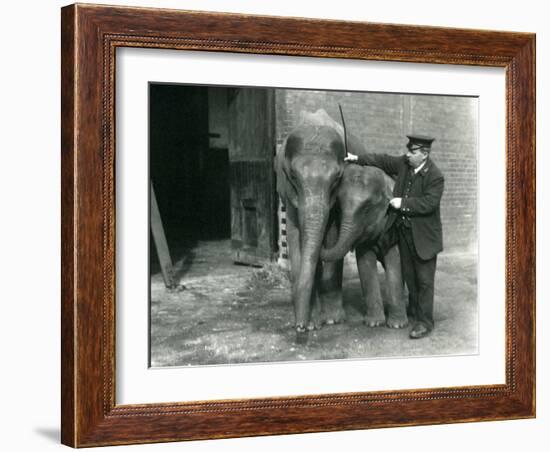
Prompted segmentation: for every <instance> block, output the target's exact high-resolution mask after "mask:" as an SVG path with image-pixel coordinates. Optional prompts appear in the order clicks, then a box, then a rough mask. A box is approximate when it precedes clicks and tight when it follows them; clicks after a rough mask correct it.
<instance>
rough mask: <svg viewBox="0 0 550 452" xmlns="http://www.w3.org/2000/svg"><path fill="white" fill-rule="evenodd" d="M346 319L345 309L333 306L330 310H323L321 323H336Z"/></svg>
mask: <svg viewBox="0 0 550 452" xmlns="http://www.w3.org/2000/svg"><path fill="white" fill-rule="evenodd" d="M345 321H346V311H344V308H343V307H342V306H338V307H337V308H333V309H330V310H325V311H324V312H323V323H324V324H325V325H336V324H338V323H343V322H345Z"/></svg>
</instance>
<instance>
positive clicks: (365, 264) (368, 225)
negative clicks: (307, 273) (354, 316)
mask: <svg viewBox="0 0 550 452" xmlns="http://www.w3.org/2000/svg"><path fill="white" fill-rule="evenodd" d="M392 188H393V181H392V179H390V178H389V177H388V176H387V175H386V174H385V173H384V172H383V171H382V170H380V169H378V168H374V167H371V166H359V165H355V164H347V166H346V167H345V169H344V174H343V176H342V181H341V183H340V186H339V188H338V192H337V197H338V202H339V206H340V211H341V224H340V232H339V237H338V240H337V243H336V244H335V245H334V247H332V248H330V249H325V248H323V249H322V250H321V259H322V260H324V261H336V260H339V259H343V258H344V256H345V255H346V253H347V252H348V251H350V250H351V249H352V248H354V247H355V253H356V258H357V267H358V270H359V278H360V280H361V288H362V290H363V296H364V298H365V303H366V306H367V314H366V317H365V323H366V324H367V325H368V326H379V325H383V324H384V323H385V324H386V325H387V326H388V327H391V328H403V327H405V326H407V323H408V320H407V312H406V305H405V299H404V296H403V278H402V274H401V260H400V256H399V250H398V248H397V245H395V246H394V247H392V248H391V249H390V250H389V251H388V252H387V253H385V254H384V255H382V253H381V252H380V250H379V248H378V247H377V244H378V242H379V239H380V237H381V235H382V233H383V231H384V226H385V224H386V217H387V209H388V205H389V201H390V199H391V197H392ZM377 260H380V261H381V263H382V265H383V266H384V269H385V272H386V283H387V287H388V294H389V299H388V300H387V303H386V310H387V315H386V313H385V311H384V304H383V301H382V296H381V292H380V284H379V281H378V272H377V265H376V263H377Z"/></svg>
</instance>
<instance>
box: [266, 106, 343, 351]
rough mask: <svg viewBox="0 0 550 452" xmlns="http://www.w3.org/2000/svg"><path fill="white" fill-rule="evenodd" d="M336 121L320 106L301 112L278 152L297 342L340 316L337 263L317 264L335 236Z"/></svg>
mask: <svg viewBox="0 0 550 452" xmlns="http://www.w3.org/2000/svg"><path fill="white" fill-rule="evenodd" d="M344 157H345V143H344V139H343V134H342V130H341V126H340V125H339V124H338V123H336V122H335V121H334V120H332V118H330V116H329V115H328V114H327V113H326V112H325V111H324V110H318V111H317V112H316V113H305V114H303V115H302V123H301V124H300V125H299V126H297V127H296V128H295V129H294V130H293V131H292V132H291V133H290V134H289V135H288V137H287V138H286V141H285V143H284V145H283V146H282V147H281V148H280V149H279V151H278V152H277V156H276V159H275V172H276V178H277V191H278V193H279V196H280V198H281V200H282V202H283V204H284V205H285V208H286V221H287V224H286V227H287V244H288V251H289V257H290V276H291V286H292V300H293V304H294V314H295V328H296V341H297V343H300V344H304V343H307V340H308V331H310V330H312V329H314V328H317V327H320V326H321V324H323V323H326V324H332V323H337V322H340V321H342V320H344V318H345V313H344V310H343V303H342V285H341V275H342V262H327V263H326V264H325V265H321V261H320V259H319V253H320V250H321V246H322V245H323V242H324V246H333V245H334V244H335V243H336V239H337V237H338V230H337V223H336V215H335V212H334V206H335V204H336V191H337V188H338V185H339V182H340V179H341V177H342V173H343V170H344Z"/></svg>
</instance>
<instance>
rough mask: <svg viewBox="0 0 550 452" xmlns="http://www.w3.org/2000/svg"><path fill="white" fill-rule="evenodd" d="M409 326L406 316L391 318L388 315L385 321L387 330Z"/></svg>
mask: <svg viewBox="0 0 550 452" xmlns="http://www.w3.org/2000/svg"><path fill="white" fill-rule="evenodd" d="M408 324H409V319H408V318H407V316H392V315H389V316H388V318H387V320H386V326H387V327H388V328H405V327H406V326H407V325H408Z"/></svg>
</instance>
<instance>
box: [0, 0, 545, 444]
mask: <svg viewBox="0 0 550 452" xmlns="http://www.w3.org/2000/svg"><path fill="white" fill-rule="evenodd" d="M113 1H115V0H113ZM116 1H117V3H118V4H126V5H135V6H156V7H169V8H185V9H202V10H214V11H232V12H244V13H255V14H275V15H293V16H309V17H320V18H337V19H350V20H365V21H375V22H394V23H412V24H425V25H441V26H455V27H468V28H486V29H499V30H515V31H530V32H537V33H538V36H537V59H538V60H537V66H538V71H537V80H538V102H537V105H538V108H537V110H538V111H537V113H538V115H537V116H538V120H537V124H538V127H537V129H538V157H539V158H538V168H539V169H541V168H545V167H546V165H547V164H548V163H550V157H549V156H548V152H543V150H547V149H548V144H549V140H548V135H547V131H546V130H545V129H544V128H543V127H542V124H548V122H549V121H550V118H549V114H548V113H549V105H550V98H549V93H548V88H549V83H550V82H549V81H548V80H550V65H549V63H548V55H550V31H548V28H547V23H546V19H547V17H548V16H547V14H545V10H544V2H537V1H534V0H524V1H522V2H521V3H520V2H517V1H515V2H510V1H504V0H501V1H498V2H497V1H491V2H480V1H470V0H463V1H462V2H436V1H416V2H411V1H406V0H403V1H393V2H372V4H370V2H369V3H367V2H358V1H353V0H339V1H338V2H328V1H317V2H298V1H295V0H294V1H293V0H277V1H276V2H262V1H258V0H250V1H244V0H243V1H238V0H218V1H214V0H211V1H208V0H203V1H199V0H195V1H191V0H189V1H175V0H172V1H169V0H161V1H156V2H153V0H128V1H124V0H116ZM92 3H99V2H92ZM63 4H64V2H60V1H48V2H44V1H38V0H31V1H26V2H15V1H12V2H5V4H3V6H2V18H3V19H4V20H3V24H2V29H1V31H0V33H2V37H1V39H0V45H1V46H2V48H1V55H2V72H1V75H0V77H1V80H2V83H1V85H0V89H1V91H0V112H1V121H0V124H1V128H0V130H1V131H2V135H1V139H0V143H1V149H2V165H1V166H0V171H1V172H2V177H1V179H0V180H1V183H2V186H1V189H2V192H1V193H2V197H1V199H2V204H3V212H2V216H1V220H2V221H1V223H0V224H1V228H2V229H1V232H2V234H1V235H0V237H1V238H2V239H1V240H2V247H1V250H2V259H1V260H0V265H1V270H2V271H1V273H0V274H1V275H2V282H3V284H2V286H3V287H2V291H1V292H0V298H1V300H2V307H3V309H2V311H1V312H2V314H3V317H2V322H1V323H0V334H1V335H2V342H1V343H2V361H1V363H2V371H3V372H2V376H1V377H0V380H1V381H2V383H1V384H0V388H1V389H0V391H1V393H0V406H1V408H0V410H1V411H0V413H1V417H2V427H3V428H2V435H1V436H0V444H1V448H2V449H3V450H10V451H15V450H31V451H34V450H36V451H38V450H40V451H45V450H55V449H61V447H62V446H60V445H59V444H58V443H59V439H58V435H59V430H58V429H59V427H58V425H59V416H60V412H59V405H60V402H59V398H60V396H59V363H60V354H59V348H60V345H59V317H60V315H59V312H60V308H59V305H60V303H59V291H60V285H59V280H60V270H59V247H60V241H59V235H60V232H59V228H60V226H59V217H60V212H59V205H60V203H59V197H60V195H59V190H60V182H59V177H60V171H59V167H60V162H59V135H60V132H59V110H60V109H59V85H60V81H59V64H60V62H59V60H60V58H59V47H60V45H59V41H60V39H59V34H60V33H59V26H60V14H59V8H60V7H61V6H62V5H63ZM367 5H368V6H367ZM537 188H538V197H537V198H538V207H539V208H538V211H539V215H538V230H539V231H543V233H542V234H539V238H538V255H539V259H538V275H539V278H538V279H539V281H538V290H537V292H538V315H537V317H538V321H537V331H538V333H537V334H538V364H537V369H538V382H539V386H538V398H537V399H538V417H537V419H536V420H525V421H506V422H490V423H477V424H462V425H446V426H435V427H408V428H398V429H384V430H371V431H355V432H341V433H322V434H308V435H293V436H279V437H265V438H245V439H234V440H224V441H207V442H194V443H186V444H161V445H147V446H132V449H128V448H127V447H119V448H117V449H116V450H126V449H128V450H176V449H177V450H189V451H213V450H216V451H233V450H235V451H236V450H239V451H253V450H257V449H262V450H264V451H266V452H267V451H276V450H281V449H287V450H299V449H302V450H309V449H314V448H315V449H317V450H334V449H339V450H349V451H353V450H362V451H363V450H366V449H367V448H371V447H372V448H375V450H384V449H385V450H407V451H409V450H410V451H414V450H420V448H421V447H422V449H424V450H426V451H436V450H437V451H439V450H441V449H444V450H446V451H463V450H468V449H470V448H477V447H476V446H479V445H481V444H483V445H485V447H488V446H489V447H491V449H493V450H497V451H499V452H507V451H516V450H522V449H528V450H533V451H541V450H546V449H545V447H547V443H546V444H544V445H543V444H542V438H543V435H544V434H545V433H546V434H547V431H548V429H550V414H549V409H548V404H549V397H548V385H549V384H550V383H549V381H550V379H549V377H548V373H547V370H548V359H549V358H548V355H549V354H548V352H547V351H546V350H545V348H546V346H548V334H547V333H546V332H545V330H544V327H545V326H546V325H545V324H546V322H548V321H550V319H549V318H548V313H549V308H548V307H547V306H545V305H544V302H545V298H547V297H548V296H549V290H550V287H549V278H545V277H544V276H545V275H546V273H547V272H548V265H547V264H546V263H545V262H544V260H543V259H542V254H543V252H544V251H545V250H547V249H548V238H547V236H546V235H545V234H544V231H545V230H546V229H547V228H548V227H550V225H549V218H550V217H549V215H548V214H547V212H546V211H545V208H544V206H545V205H546V204H548V197H549V196H550V180H549V178H546V179H544V178H543V177H539V182H538V187H537ZM6 250H7V253H6ZM545 355H546V356H545ZM537 440H538V442H537ZM482 447H483V446H482Z"/></svg>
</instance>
